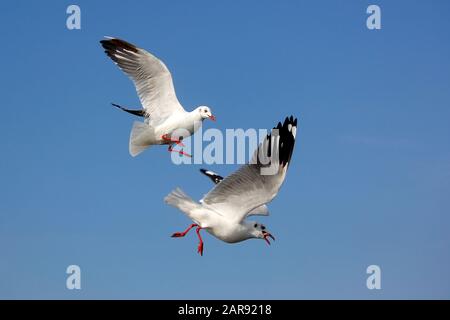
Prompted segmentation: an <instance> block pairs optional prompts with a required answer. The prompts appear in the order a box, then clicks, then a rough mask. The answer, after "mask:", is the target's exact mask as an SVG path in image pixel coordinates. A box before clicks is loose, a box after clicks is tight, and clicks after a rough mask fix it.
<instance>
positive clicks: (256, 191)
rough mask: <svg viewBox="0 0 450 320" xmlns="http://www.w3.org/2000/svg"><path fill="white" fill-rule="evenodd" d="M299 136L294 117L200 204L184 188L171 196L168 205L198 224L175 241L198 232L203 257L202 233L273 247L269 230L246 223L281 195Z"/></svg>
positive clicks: (275, 129)
mask: <svg viewBox="0 0 450 320" xmlns="http://www.w3.org/2000/svg"><path fill="white" fill-rule="evenodd" d="M296 133H297V119H296V118H295V119H294V118H293V116H291V117H289V118H286V119H285V121H284V123H283V124H281V122H279V123H278V125H277V126H276V127H275V128H273V129H272V131H271V133H270V134H268V135H267V137H266V138H265V139H264V140H263V141H262V142H261V143H260V145H259V146H258V148H257V149H256V151H255V152H254V155H253V158H252V160H251V161H250V163H248V164H246V165H244V166H242V167H240V168H239V169H238V170H237V171H235V172H234V173H232V174H231V175H230V176H228V177H226V178H225V179H220V178H218V179H217V181H219V182H218V183H217V184H216V185H215V186H214V188H213V189H211V190H210V191H209V192H208V193H207V194H206V195H205V196H204V197H203V199H202V200H200V202H196V201H194V200H193V199H191V198H190V197H189V196H188V195H186V194H185V193H184V192H183V191H182V190H181V189H180V188H176V189H175V190H173V191H172V192H171V193H169V194H168V195H167V196H166V197H165V198H164V201H165V202H166V203H167V204H169V205H171V206H173V207H176V208H178V209H180V210H181V211H182V212H183V213H185V214H186V215H187V216H188V217H189V218H190V219H191V220H192V221H193V222H194V223H192V224H191V225H190V226H189V227H188V228H187V229H186V230H185V231H183V232H176V233H174V234H173V235H172V237H174V238H179V237H184V236H185V235H186V234H187V233H188V232H189V231H190V230H191V229H192V228H196V233H197V236H198V239H199V245H198V248H197V252H198V253H199V254H200V255H203V239H202V237H201V235H200V231H201V230H202V229H205V230H206V231H207V232H208V233H210V234H211V235H213V236H214V237H216V238H218V239H220V240H222V241H224V242H227V243H236V242H241V241H244V240H248V239H263V240H265V241H266V242H267V244H269V245H270V241H269V239H268V238H271V239H272V240H275V238H274V237H273V235H272V234H271V233H270V232H269V231H268V230H267V229H266V227H265V226H264V225H263V224H261V223H259V222H256V221H248V220H246V219H247V217H248V216H249V215H251V214H252V212H254V211H253V210H254V209H255V208H258V207H260V206H262V205H264V204H266V203H269V202H270V201H272V199H273V198H274V197H275V196H276V195H277V193H278V191H279V189H280V187H281V185H282V184H283V181H284V179H285V177H286V172H287V169H288V166H289V162H290V159H291V156H292V151H293V150H294V144H295V135H296ZM272 145H273V148H272V147H271V146H272ZM270 169H272V171H271V170H270ZM264 170H267V171H264ZM269 172H270V174H268V173H269ZM263 173H264V174H263ZM208 176H211V177H213V176H214V174H213V173H212V172H210V173H209V174H208ZM214 181H216V180H214ZM253 214H254V213H253Z"/></svg>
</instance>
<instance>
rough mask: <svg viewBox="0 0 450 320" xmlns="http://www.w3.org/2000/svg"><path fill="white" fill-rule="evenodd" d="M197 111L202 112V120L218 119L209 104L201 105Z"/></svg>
mask: <svg viewBox="0 0 450 320" xmlns="http://www.w3.org/2000/svg"><path fill="white" fill-rule="evenodd" d="M197 111H198V112H199V113H200V118H201V119H202V120H205V119H211V120H212V121H216V117H214V116H213V114H212V112H211V109H210V108H209V107H207V106H200V107H198V108H197Z"/></svg>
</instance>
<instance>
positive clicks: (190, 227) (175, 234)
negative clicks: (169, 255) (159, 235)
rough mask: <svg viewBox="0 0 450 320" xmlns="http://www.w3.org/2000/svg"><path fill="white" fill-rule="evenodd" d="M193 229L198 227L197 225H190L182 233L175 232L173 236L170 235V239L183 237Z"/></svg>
mask: <svg viewBox="0 0 450 320" xmlns="http://www.w3.org/2000/svg"><path fill="white" fill-rule="evenodd" d="M194 227H198V224H195V223H193V224H191V225H190V226H189V227H188V228H187V229H186V230H184V231H183V232H175V233H174V234H172V238H181V237H184V236H185V235H186V234H187V233H188V232H189V231H190V230H191V229H192V228H194Z"/></svg>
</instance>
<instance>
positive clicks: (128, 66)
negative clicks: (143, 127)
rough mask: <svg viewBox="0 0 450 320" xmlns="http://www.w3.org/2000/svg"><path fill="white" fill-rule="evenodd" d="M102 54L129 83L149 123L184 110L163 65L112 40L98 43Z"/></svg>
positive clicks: (130, 47) (136, 50)
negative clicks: (110, 60) (129, 79)
mask: <svg viewBox="0 0 450 320" xmlns="http://www.w3.org/2000/svg"><path fill="white" fill-rule="evenodd" d="M100 43H101V44H102V46H103V48H104V49H105V53H106V54H107V55H108V57H110V58H111V59H112V60H113V61H114V63H115V64H116V65H117V66H119V68H120V69H121V70H122V71H123V72H125V73H126V74H127V75H128V76H129V77H130V78H131V80H133V82H134V85H135V87H136V91H137V93H138V96H139V99H140V100H141V104H142V106H143V108H144V111H145V113H146V115H147V116H149V117H151V118H152V121H158V122H159V121H160V120H162V119H165V118H167V117H168V116H170V115H171V114H173V113H176V112H183V111H185V110H184V109H183V107H182V106H181V105H180V103H179V101H178V99H177V96H176V94H175V89H174V86H173V81H172V75H171V74H170V71H169V69H167V67H166V65H165V64H164V63H163V62H162V61H161V60H159V59H158V58H157V57H155V56H154V55H152V54H151V53H149V52H147V51H146V50H144V49H141V48H138V47H136V46H134V45H132V44H131V43H128V42H126V41H124V40H120V39H116V38H107V39H106V40H102V41H100Z"/></svg>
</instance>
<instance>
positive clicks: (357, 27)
mask: <svg viewBox="0 0 450 320" xmlns="http://www.w3.org/2000/svg"><path fill="white" fill-rule="evenodd" d="M71 3H72V2H68V1H46V2H45V4H44V3H42V2H37V1H33V2H31V1H10V2H9V3H4V4H3V5H2V10H1V12H0V27H1V30H2V33H1V34H2V41H1V47H2V50H1V58H2V59H1V60H2V70H1V73H0V87H1V104H2V108H1V117H0V142H1V157H0V177H1V180H0V181H1V182H0V298H62V299H73V298H75V299H78V298H178V299H185V298H189V299H196V298H287V299H293V298H338V299H341V298H364V299H379V298H386V299H389V298H450V273H449V272H448V271H449V270H450V233H449V226H450V216H449V214H450V197H449V194H450V126H449V122H450V43H449V41H448V40H449V39H450V20H449V19H448V15H449V12H450V4H449V2H448V1H378V0H377V1H370V2H369V1H280V2H279V3H278V2H274V1H246V2H245V3H238V2H233V3H231V2H230V1H227V2H225V1H145V2H144V1H108V2H107V1H77V2H76V3H77V4H78V5H80V7H81V10H82V22H81V23H82V29H81V30H78V31H77V30H75V31H69V30H67V29H66V23H65V22H66V17H67V15H66V13H65V11H66V7H67V6H68V5H69V4H71ZM372 3H375V4H378V5H380V6H381V9H382V29H381V30H379V31H369V30H368V29H367V28H366V26H365V20H366V17H367V15H366V13H365V11H366V8H367V6H368V5H369V4H372ZM104 35H112V36H117V37H121V38H124V39H126V40H128V41H130V42H133V43H135V44H137V45H139V46H141V47H143V48H146V49H148V50H150V51H152V52H153V53H155V54H156V55H158V56H159V57H161V58H162V59H163V60H164V61H165V62H166V64H167V65H168V67H169V68H170V69H171V71H172V73H173V76H174V81H175V87H176V90H177V94H178V97H179V99H180V101H181V102H182V104H183V105H184V106H185V107H186V108H187V109H191V108H193V107H195V106H197V105H200V104H206V105H209V106H211V108H212V109H213V111H214V113H215V114H216V116H217V118H218V122H217V123H212V122H205V128H211V127H214V126H215V127H217V128H219V129H221V130H225V129H226V128H250V127H255V128H269V127H271V126H273V125H274V124H275V123H276V122H277V121H278V120H281V119H283V118H284V117H285V116H286V115H290V114H294V115H296V116H297V117H299V119H300V120H299V126H300V129H299V133H298V134H297V146H296V149H295V151H294V155H293V161H292V164H291V167H290V171H289V174H288V177H287V180H286V182H285V184H284V186H283V188H282V189H281V192H280V193H279V195H278V197H277V198H276V199H275V200H274V201H273V202H272V203H271V204H270V209H271V212H272V215H271V216H270V217H262V218H259V220H260V221H261V222H263V223H264V224H266V225H267V226H268V228H269V230H271V232H273V234H274V235H275V236H276V237H277V241H276V242H275V243H274V244H273V245H272V246H270V247H268V246H267V245H266V244H265V243H264V242H263V241H256V240H253V241H247V242H244V243H240V244H237V245H229V244H225V243H222V242H220V241H219V240H217V239H215V238H213V237H212V236H210V235H208V234H206V233H205V236H204V239H205V255H204V256H203V257H200V256H198V254H197V253H196V246H197V239H196V237H195V234H190V235H189V236H188V237H186V238H185V239H172V238H170V237H169V236H170V235H171V234H172V232H174V231H180V230H183V229H184V228H185V227H186V226H187V225H188V224H189V223H190V221H189V220H188V219H187V218H186V217H185V216H184V215H183V214H182V213H181V212H179V211H177V210H176V209H174V208H172V207H168V206H167V205H165V204H164V203H163V197H164V196H165V195H166V194H167V193H168V192H169V191H171V190H172V189H173V188H174V187H176V186H180V187H182V188H183V189H184V190H186V192H188V193H189V194H190V195H192V196H193V197H196V198H200V197H201V195H202V194H203V193H204V192H206V191H207V190H208V189H209V188H210V187H211V184H210V181H209V180H207V179H205V178H204V177H202V176H201V175H200V174H199V173H198V169H199V168H200V167H202V166H197V165H192V166H175V165H173V164H172V163H171V161H170V157H169V154H168V153H167V151H166V150H165V148H164V147H161V148H154V149H150V150H149V151H147V152H145V153H143V154H142V155H141V156H139V157H137V158H131V157H130V156H129V154H128V135H129V130H130V127H131V124H132V121H133V120H134V119H133V118H132V117H131V116H128V115H127V114H124V113H121V112H119V111H118V110H115V109H113V108H112V107H111V106H110V105H109V103H110V102H117V103H122V104H125V105H130V106H138V103H139V101H138V98H137V96H136V94H135V91H134V87H133V85H132V83H131V81H129V80H128V78H126V77H125V76H124V75H123V74H122V73H121V72H120V71H119V70H118V69H117V68H116V67H115V66H114V65H113V64H112V63H111V61H109V59H108V58H107V57H106V56H105V55H104V53H103V51H102V49H101V47H100V45H99V43H98V41H99V40H101V39H102V37H103V36H104ZM209 168H210V169H213V170H216V171H218V172H220V173H222V174H228V173H230V172H232V171H233V170H235V169H236V168H237V166H234V165H215V166H211V167H209ZM70 264H77V265H79V266H80V267H81V270H82V290H80V291H76V290H74V291H69V290H67V289H66V287H65V281H66V276H67V275H66V274H65V270H66V267H67V266H68V265H70ZM371 264H377V265H379V266H380V267H381V270H382V290H379V291H376V290H373V291H369V290H368V289H367V288H366V277H367V275H366V273H365V271H366V268H367V266H368V265H371Z"/></svg>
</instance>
